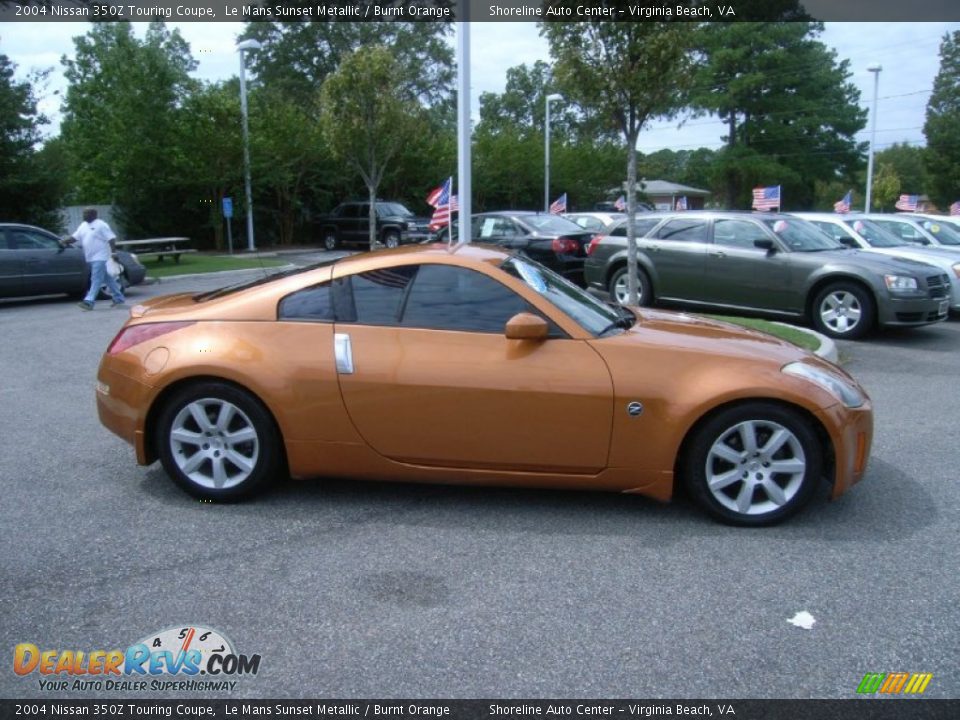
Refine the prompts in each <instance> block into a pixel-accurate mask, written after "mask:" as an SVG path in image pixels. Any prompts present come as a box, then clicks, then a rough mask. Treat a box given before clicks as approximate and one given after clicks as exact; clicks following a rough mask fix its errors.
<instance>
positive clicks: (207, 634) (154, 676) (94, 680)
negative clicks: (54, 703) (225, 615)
mask: <svg viewBox="0 0 960 720" xmlns="http://www.w3.org/2000/svg"><path fill="white" fill-rule="evenodd" d="M13 671H14V672H15V673H16V674H17V675H21V676H24V677H28V676H35V677H37V682H38V683H39V688H40V690H44V691H61V690H99V691H103V690H107V691H111V690H112V691H118V692H131V691H134V692H137V691H145V690H161V691H170V690H197V691H204V692H209V691H215V690H230V691H232V690H234V689H235V688H236V686H237V683H238V680H237V679H236V678H239V677H244V676H251V675H256V674H257V673H258V672H259V671H260V655H242V654H239V653H237V652H236V651H235V650H234V646H233V643H232V642H230V640H228V639H227V637H226V636H224V635H223V633H221V632H219V631H217V630H213V629H211V628H207V627H203V626H201V625H196V624H194V625H186V626H180V627H172V628H167V629H166V630H162V631H160V632H157V633H152V634H150V635H147V636H146V637H145V638H143V639H142V640H140V641H139V642H136V643H134V644H133V645H130V646H129V647H127V648H126V649H119V648H118V649H114V650H63V649H41V647H40V646H39V645H37V644H34V643H28V642H25V643H20V644H18V645H17V646H16V647H15V648H14V649H13Z"/></svg>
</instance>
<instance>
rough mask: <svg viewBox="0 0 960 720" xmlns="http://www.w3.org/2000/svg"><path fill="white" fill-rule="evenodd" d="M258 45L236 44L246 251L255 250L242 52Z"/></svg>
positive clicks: (244, 63)
mask: <svg viewBox="0 0 960 720" xmlns="http://www.w3.org/2000/svg"><path fill="white" fill-rule="evenodd" d="M259 49H260V43H258V42H257V41H256V40H244V41H243V42H240V43H237V52H239V53H240V114H241V115H242V116H243V174H244V184H245V186H246V188H245V189H246V194H247V250H249V251H250V252H253V251H255V250H256V249H257V246H256V244H255V243H254V241H253V192H252V191H251V189H250V128H249V124H248V122H247V77H246V70H245V65H246V62H245V58H244V55H243V53H244V51H246V50H259Z"/></svg>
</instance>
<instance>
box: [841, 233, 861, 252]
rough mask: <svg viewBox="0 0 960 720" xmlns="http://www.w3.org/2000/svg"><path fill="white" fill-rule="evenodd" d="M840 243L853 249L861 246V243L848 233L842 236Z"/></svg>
mask: <svg viewBox="0 0 960 720" xmlns="http://www.w3.org/2000/svg"><path fill="white" fill-rule="evenodd" d="M840 243H841V244H843V245H844V246H846V247H848V248H850V249H852V250H856V249H857V248H858V247H860V246H859V245H857V241H856V240H854V239H853V238H852V237H849V236H847V235H845V236H843V237H842V238H840Z"/></svg>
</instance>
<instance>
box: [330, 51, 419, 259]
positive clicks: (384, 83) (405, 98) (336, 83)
mask: <svg viewBox="0 0 960 720" xmlns="http://www.w3.org/2000/svg"><path fill="white" fill-rule="evenodd" d="M320 97H321V100H320V108H321V110H320V122H321V127H322V129H323V135H324V137H325V138H326V140H327V143H328V144H329V146H330V150H331V152H332V153H333V155H334V156H335V157H337V158H339V159H342V160H345V161H346V162H348V163H350V165H351V166H352V167H353V168H354V169H355V170H356V171H357V172H358V173H359V174H360V176H361V177H362V178H363V182H364V185H365V186H366V188H367V195H368V197H369V199H370V249H371V250H372V249H374V248H375V247H376V239H377V238H376V218H375V206H374V203H375V201H376V198H377V190H378V188H379V187H380V183H381V181H382V180H383V178H384V175H385V173H386V172H387V169H388V168H389V167H390V164H391V162H392V161H393V160H394V159H395V158H396V156H397V155H398V153H399V152H400V150H401V149H402V147H403V145H404V143H405V142H407V140H408V138H410V137H413V136H414V135H415V134H416V133H417V132H419V131H420V130H421V129H422V125H423V122H422V118H421V117H420V106H419V105H418V104H417V102H416V100H415V98H414V97H413V96H412V94H411V92H410V90H409V87H408V86H406V85H405V84H404V83H402V81H401V80H400V78H399V73H398V72H397V63H396V60H395V59H394V57H393V55H392V54H391V52H390V51H389V50H388V49H387V48H385V47H383V46H381V45H375V46H370V47H363V48H360V49H359V50H357V51H356V52H353V53H350V54H349V55H346V56H345V57H344V58H343V61H342V62H341V63H340V67H339V68H338V69H337V71H336V72H334V73H332V74H331V75H329V76H328V77H327V79H326V80H325V81H324V83H323V88H322V90H321V93H320ZM418 125H420V126H421V127H418Z"/></svg>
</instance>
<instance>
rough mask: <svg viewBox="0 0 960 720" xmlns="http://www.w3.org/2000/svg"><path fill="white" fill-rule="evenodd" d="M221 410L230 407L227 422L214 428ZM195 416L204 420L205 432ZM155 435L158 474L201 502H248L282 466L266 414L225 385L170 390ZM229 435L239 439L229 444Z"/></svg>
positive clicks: (241, 392)
mask: <svg viewBox="0 0 960 720" xmlns="http://www.w3.org/2000/svg"><path fill="white" fill-rule="evenodd" d="M225 408H232V409H231V410H229V411H228V414H229V415H230V419H229V421H228V422H226V424H225V425H224V426H223V427H220V425H221V422H220V420H221V419H223V420H226V419H227V416H226V415H224V414H223V413H224V409H225ZM198 412H199V413H200V415H201V417H205V418H206V423H207V424H206V426H205V427H204V426H201V423H200V422H199V421H198V420H197V413H198ZM175 430H177V431H179V432H178V434H177V435H175V434H174V431H175ZM155 433H156V437H155V440H156V447H157V449H158V451H159V454H160V461H161V462H162V463H163V468H164V470H166V472H167V474H168V475H169V476H170V478H171V479H172V480H173V481H174V482H175V483H176V484H177V485H179V486H180V488H182V489H183V490H185V491H186V492H188V493H189V494H190V495H193V496H194V497H198V498H201V499H203V500H215V501H217V502H233V501H236V500H241V499H243V498H246V497H249V496H250V495H252V494H254V493H255V492H257V491H259V490H261V489H262V488H263V487H264V485H266V484H267V483H268V482H269V481H271V480H273V479H274V478H275V477H276V476H277V475H278V473H279V472H280V470H281V468H282V467H283V459H282V451H281V447H280V435H279V432H278V431H277V428H276V426H275V424H274V422H273V418H272V417H271V415H270V413H269V412H268V411H267V410H266V409H265V408H264V407H263V405H262V404H261V403H260V401H259V400H257V399H256V398H255V397H253V396H252V395H251V394H249V393H248V392H246V391H245V390H241V389H240V388H237V387H235V386H233V385H228V384H227V383H221V382H204V383H198V384H196V385H190V386H187V387H185V388H182V389H180V390H178V391H176V392H175V393H174V394H173V395H172V396H171V397H170V398H169V399H168V401H167V402H166V403H165V405H164V407H163V410H162V411H161V413H160V415H159V417H158V418H157V424H156V430H155ZM231 435H232V436H235V437H238V438H240V439H239V440H237V441H235V442H231V441H230V437H231ZM178 437H179V438H180V440H178V439H177V438H178ZM184 437H190V438H191V439H188V440H186V441H184V440H183V438H184ZM193 437H196V439H197V440H196V442H193V441H192V438H193ZM243 464H246V466H247V467H244V466H243ZM218 467H219V468H220V469H221V471H222V474H220V473H218V472H217V469H218ZM218 478H219V479H220V480H221V481H222V486H220V487H217V484H218V483H217V479H218Z"/></svg>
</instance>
